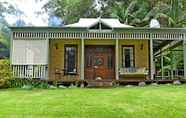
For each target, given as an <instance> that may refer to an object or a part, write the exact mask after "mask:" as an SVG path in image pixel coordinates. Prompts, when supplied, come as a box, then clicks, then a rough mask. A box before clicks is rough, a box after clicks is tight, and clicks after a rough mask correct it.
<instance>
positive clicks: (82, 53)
mask: <svg viewBox="0 0 186 118" xmlns="http://www.w3.org/2000/svg"><path fill="white" fill-rule="evenodd" d="M84 48H85V47H84V38H83V37H82V38H81V63H80V64H81V67H80V79H81V80H84V52H85V51H84Z"/></svg>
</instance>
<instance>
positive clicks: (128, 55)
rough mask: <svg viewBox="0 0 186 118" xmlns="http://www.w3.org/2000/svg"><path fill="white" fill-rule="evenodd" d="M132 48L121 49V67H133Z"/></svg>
mask: <svg viewBox="0 0 186 118" xmlns="http://www.w3.org/2000/svg"><path fill="white" fill-rule="evenodd" d="M133 49H134V47H133V46H131V47H129V46H127V47H123V66H124V67H126V68H129V67H133V66H134V56H133V54H134V51H133Z"/></svg>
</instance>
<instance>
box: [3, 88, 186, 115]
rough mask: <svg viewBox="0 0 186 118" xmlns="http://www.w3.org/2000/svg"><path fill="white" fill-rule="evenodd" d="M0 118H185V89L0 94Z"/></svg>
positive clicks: (6, 92)
mask: <svg viewBox="0 0 186 118" xmlns="http://www.w3.org/2000/svg"><path fill="white" fill-rule="evenodd" d="M0 101H1V102H0V118H186V85H181V86H173V85H171V86H168V85H161V86H158V87H155V86H146V87H132V88H124V87H120V88H107V89H87V88H84V89H82V88H73V89H53V90H52V89H48V90H42V89H34V90H20V89H4V90H0Z"/></svg>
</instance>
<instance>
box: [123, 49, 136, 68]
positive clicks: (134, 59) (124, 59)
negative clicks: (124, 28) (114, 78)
mask: <svg viewBox="0 0 186 118" xmlns="http://www.w3.org/2000/svg"><path fill="white" fill-rule="evenodd" d="M124 48H132V49H133V66H131V67H125V62H124V60H125V59H124ZM122 67H123V68H133V67H135V46H134V45H122Z"/></svg>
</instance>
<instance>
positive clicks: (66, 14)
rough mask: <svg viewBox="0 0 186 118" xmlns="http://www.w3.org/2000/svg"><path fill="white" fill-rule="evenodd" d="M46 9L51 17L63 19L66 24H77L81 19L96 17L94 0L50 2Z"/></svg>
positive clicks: (53, 0) (51, 0)
mask: <svg viewBox="0 0 186 118" xmlns="http://www.w3.org/2000/svg"><path fill="white" fill-rule="evenodd" d="M44 8H45V10H46V11H48V13H49V15H55V16H58V17H60V18H62V19H63V21H64V23H65V24H68V23H74V22H77V21H78V20H79V18H80V17H94V15H93V13H94V12H93V11H92V10H93V0H50V1H49V2H48V3H47V4H46V5H44Z"/></svg>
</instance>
